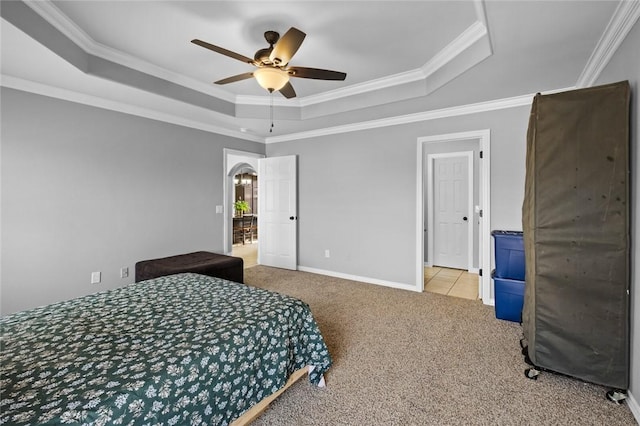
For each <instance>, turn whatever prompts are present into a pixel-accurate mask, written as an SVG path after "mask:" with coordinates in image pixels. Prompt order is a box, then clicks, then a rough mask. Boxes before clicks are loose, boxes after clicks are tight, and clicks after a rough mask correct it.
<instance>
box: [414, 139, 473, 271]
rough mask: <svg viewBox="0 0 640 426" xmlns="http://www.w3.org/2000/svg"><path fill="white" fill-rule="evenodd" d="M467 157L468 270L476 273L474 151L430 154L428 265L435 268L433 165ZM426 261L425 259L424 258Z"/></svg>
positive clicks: (428, 174) (428, 167)
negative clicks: (437, 160) (474, 249)
mask: <svg viewBox="0 0 640 426" xmlns="http://www.w3.org/2000/svg"><path fill="white" fill-rule="evenodd" d="M453 157H465V158H466V159H467V170H468V173H467V188H468V189H467V217H468V218H469V220H468V221H467V270H468V271H469V272H476V273H477V270H476V271H474V268H473V245H474V244H473V217H474V214H473V183H474V182H473V178H474V176H473V175H474V170H473V151H459V152H449V153H445V154H429V155H427V217H428V218H429V229H430V230H431V232H429V233H428V234H427V265H428V266H433V246H434V242H433V234H434V233H435V232H434V231H433V229H434V227H435V222H434V209H433V205H434V204H435V200H434V198H433V197H434V188H433V163H434V161H435V160H436V159H439V158H453ZM423 259H424V257H423Z"/></svg>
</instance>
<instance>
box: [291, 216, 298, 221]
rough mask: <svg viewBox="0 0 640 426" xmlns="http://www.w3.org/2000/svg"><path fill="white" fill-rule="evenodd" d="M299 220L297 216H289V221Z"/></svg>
mask: <svg viewBox="0 0 640 426" xmlns="http://www.w3.org/2000/svg"><path fill="white" fill-rule="evenodd" d="M297 218H298V217H297V216H289V220H296V219H297Z"/></svg>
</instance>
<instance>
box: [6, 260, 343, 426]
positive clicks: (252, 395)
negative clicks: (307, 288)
mask: <svg viewBox="0 0 640 426" xmlns="http://www.w3.org/2000/svg"><path fill="white" fill-rule="evenodd" d="M0 327H1V340H0V361H1V364H0V365H1V372H2V376H1V377H0V424H12V425H13V424H16V425H19V424H36V423H38V424H42V423H48V424H62V423H80V424H95V425H107V424H150V425H157V424H165V425H182V424H192V425H196V424H214V425H226V424H231V423H232V422H234V421H235V422H238V418H239V417H240V416H241V415H243V414H244V413H246V412H247V411H249V409H250V408H251V407H255V406H256V405H259V404H258V403H259V402H260V401H261V400H263V399H265V398H266V397H268V396H270V395H272V394H274V393H276V392H278V391H279V390H281V389H282V388H283V387H285V385H286V384H287V381H288V380H289V379H290V376H291V375H292V374H293V373H296V375H295V376H300V375H301V374H300V372H302V371H309V380H310V381H311V383H313V384H316V385H323V383H324V378H323V375H324V373H325V372H326V371H327V369H328V368H329V366H330V365H331V357H330V355H329V352H328V350H327V347H326V345H325V343H324V340H323V338H322V335H321V334H320V331H319V329H318V326H317V324H316V322H315V320H314V318H313V316H312V314H311V312H310V310H309V307H308V306H307V305H306V304H305V303H304V302H302V301H300V300H298V299H295V298H292V297H289V296H285V295H282V294H278V293H274V292H270V291H267V290H263V289H258V288H254V287H250V286H247V285H244V284H240V283H235V282H232V281H227V280H224V279H221V278H215V277H209V276H203V275H199V274H193V273H186V274H177V275H170V276H166V277H160V278H155V279H152V280H148V281H142V282H139V283H135V284H131V285H129V286H126V287H122V288H118V289H115V290H109V291H104V292H100V293H96V294H93V295H89V296H85V297H81V298H78V299H73V300H70V301H65V302H61V303H56V304H53V305H49V306H44V307H40V308H36V309H33V310H29V311H24V312H19V313H16V314H12V315H9V316H6V317H4V318H2V319H0ZM253 416H255V414H254V415H253Z"/></svg>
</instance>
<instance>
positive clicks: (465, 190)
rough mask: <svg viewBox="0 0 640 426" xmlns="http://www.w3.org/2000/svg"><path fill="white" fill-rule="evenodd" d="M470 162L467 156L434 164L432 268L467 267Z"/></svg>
mask: <svg viewBox="0 0 640 426" xmlns="http://www.w3.org/2000/svg"><path fill="white" fill-rule="evenodd" d="M468 163H469V161H468V158H467V157H466V156H455V157H441V158H434V160H433V224H434V230H433V231H434V244H433V245H434V250H433V264H434V265H436V266H444V267H448V268H456V269H465V270H466V269H468V267H469V223H470V222H469V221H470V220H473V218H472V217H469V165H468Z"/></svg>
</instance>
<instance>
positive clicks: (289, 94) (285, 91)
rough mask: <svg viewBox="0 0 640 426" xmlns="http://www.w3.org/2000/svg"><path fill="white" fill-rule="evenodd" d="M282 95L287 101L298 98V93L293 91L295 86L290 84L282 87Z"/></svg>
mask: <svg viewBox="0 0 640 426" xmlns="http://www.w3.org/2000/svg"><path fill="white" fill-rule="evenodd" d="M280 93H282V96H284V97H285V98H287V99H291V98H295V97H296V91H295V90H293V86H292V85H291V83H289V82H288V83H287V84H285V85H284V86H283V87H282V89H280Z"/></svg>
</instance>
